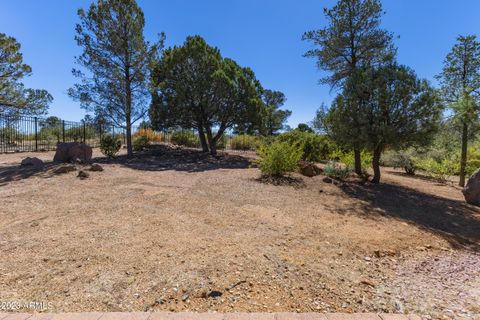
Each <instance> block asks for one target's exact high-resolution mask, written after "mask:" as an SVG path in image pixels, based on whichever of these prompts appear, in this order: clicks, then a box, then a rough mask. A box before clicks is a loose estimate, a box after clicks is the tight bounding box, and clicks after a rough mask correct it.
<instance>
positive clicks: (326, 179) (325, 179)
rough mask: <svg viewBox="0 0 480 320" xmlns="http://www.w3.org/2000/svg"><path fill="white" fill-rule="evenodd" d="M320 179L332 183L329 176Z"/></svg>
mask: <svg viewBox="0 0 480 320" xmlns="http://www.w3.org/2000/svg"><path fill="white" fill-rule="evenodd" d="M322 181H323V182H325V183H333V179H332V178H330V177H325V178H323V180H322Z"/></svg>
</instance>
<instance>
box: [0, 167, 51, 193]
mask: <svg viewBox="0 0 480 320" xmlns="http://www.w3.org/2000/svg"><path fill="white" fill-rule="evenodd" d="M57 166H58V163H54V162H46V163H45V165H44V167H43V169H36V168H34V167H32V166H21V165H10V166H4V167H0V187H1V186H5V185H7V184H8V183H10V182H13V181H19V180H24V179H28V178H31V177H34V176H35V177H42V178H50V177H52V176H53V175H54V173H53V169H54V168H55V167H57Z"/></svg>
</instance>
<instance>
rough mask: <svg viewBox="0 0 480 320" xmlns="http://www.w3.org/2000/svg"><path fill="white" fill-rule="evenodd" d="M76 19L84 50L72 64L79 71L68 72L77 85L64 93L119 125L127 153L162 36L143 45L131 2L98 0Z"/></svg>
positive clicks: (137, 15)
mask: <svg viewBox="0 0 480 320" xmlns="http://www.w3.org/2000/svg"><path fill="white" fill-rule="evenodd" d="M78 16H79V17H80V23H79V24H77V26H76V31H77V35H76V36H75V40H76V41H77V44H78V45H79V46H80V47H82V48H83V52H82V54H81V55H80V56H78V57H77V58H76V62H77V64H78V65H79V66H80V67H82V68H83V69H82V70H83V71H82V70H75V69H74V70H73V74H74V76H76V77H78V78H79V79H80V80H81V81H80V83H78V84H76V85H75V86H74V87H73V88H71V89H70V90H69V94H70V96H71V97H72V98H73V99H75V100H78V101H80V103H81V106H82V107H83V108H85V109H86V110H87V111H94V112H95V113H96V114H98V115H101V116H102V117H107V118H108V119H109V120H110V121H112V122H113V123H114V124H116V125H117V126H122V127H124V128H125V129H126V135H127V150H128V155H132V124H133V123H135V122H136V121H138V120H140V119H142V118H143V117H144V115H145V114H146V112H147V110H148V99H149V97H150V95H149V90H148V79H149V66H150V65H151V64H152V62H153V61H154V60H155V59H156V58H157V56H158V52H159V50H160V49H161V48H162V46H163V39H164V35H163V34H161V35H160V39H159V40H158V41H157V42H156V43H154V44H150V43H149V42H147V41H145V39H144V36H143V28H144V25H145V19H144V15H143V12H142V10H141V9H140V7H139V6H138V5H137V3H136V2H135V0H99V1H98V2H97V3H96V4H95V3H92V4H91V5H90V7H89V9H88V11H87V12H85V10H83V9H79V10H78ZM84 71H86V72H87V73H84Z"/></svg>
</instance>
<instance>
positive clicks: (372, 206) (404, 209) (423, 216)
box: [331, 183, 480, 251]
mask: <svg viewBox="0 0 480 320" xmlns="http://www.w3.org/2000/svg"><path fill="white" fill-rule="evenodd" d="M340 189H341V190H342V191H343V192H344V193H345V194H346V195H348V196H349V197H353V198H356V199H359V200H361V202H357V203H356V204H355V205H353V206H352V207H350V208H347V209H339V208H331V210H332V211H333V212H337V213H340V214H349V213H351V212H359V213H358V214H359V215H361V216H363V217H365V218H372V219H375V218H376V217H378V216H379V215H380V216H385V217H390V218H395V219H399V220H402V221H405V222H407V223H411V224H414V225H416V226H417V227H419V228H421V229H423V230H426V231H428V232H431V233H434V234H437V235H439V236H441V237H443V238H444V239H446V240H447V241H448V242H449V243H450V244H451V245H452V247H454V248H459V249H460V248H463V249H468V250H473V251H480V211H479V210H478V208H476V207H473V206H470V205H468V204H466V203H465V202H463V201H457V200H452V199H446V198H442V197H438V196H435V195H431V194H427V193H423V192H420V191H418V190H414V189H411V188H408V187H404V186H400V185H395V184H386V183H385V184H380V185H359V184H354V183H346V184H344V185H341V186H340Z"/></svg>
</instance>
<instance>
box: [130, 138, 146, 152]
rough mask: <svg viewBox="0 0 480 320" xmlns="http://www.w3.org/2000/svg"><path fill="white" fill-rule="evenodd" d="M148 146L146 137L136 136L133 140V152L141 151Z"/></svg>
mask: <svg viewBox="0 0 480 320" xmlns="http://www.w3.org/2000/svg"><path fill="white" fill-rule="evenodd" d="M149 145H150V139H149V138H148V136H146V135H144V136H136V137H134V138H133V146H132V147H133V150H135V151H142V150H145V149H146V148H148V146H149Z"/></svg>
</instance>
